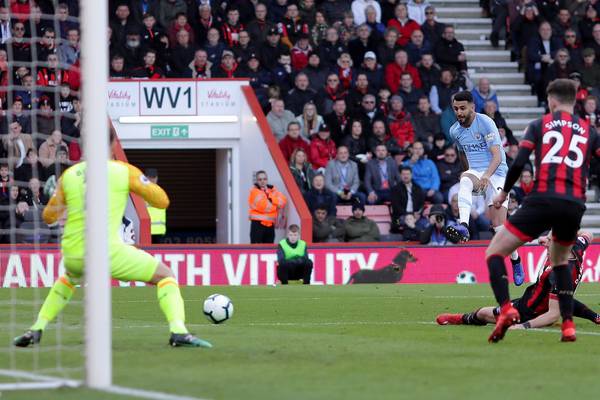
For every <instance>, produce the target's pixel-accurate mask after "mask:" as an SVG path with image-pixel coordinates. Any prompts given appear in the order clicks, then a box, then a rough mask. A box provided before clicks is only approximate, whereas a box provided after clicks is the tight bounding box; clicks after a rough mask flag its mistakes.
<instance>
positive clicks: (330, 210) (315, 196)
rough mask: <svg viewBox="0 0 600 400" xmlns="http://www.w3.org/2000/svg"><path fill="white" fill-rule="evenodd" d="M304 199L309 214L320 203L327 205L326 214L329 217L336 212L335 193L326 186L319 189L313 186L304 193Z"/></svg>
mask: <svg viewBox="0 0 600 400" xmlns="http://www.w3.org/2000/svg"><path fill="white" fill-rule="evenodd" d="M304 201H306V205H307V206H308V209H309V210H310V213H311V214H313V213H314V212H315V210H316V209H317V207H318V206H321V205H323V206H325V207H327V215H328V216H330V217H331V216H335V215H336V214H337V208H336V204H337V195H336V194H335V193H333V192H332V191H331V190H329V189H327V188H323V190H321V191H319V190H317V189H315V188H312V189H310V190H309V191H308V192H306V193H305V194H304Z"/></svg>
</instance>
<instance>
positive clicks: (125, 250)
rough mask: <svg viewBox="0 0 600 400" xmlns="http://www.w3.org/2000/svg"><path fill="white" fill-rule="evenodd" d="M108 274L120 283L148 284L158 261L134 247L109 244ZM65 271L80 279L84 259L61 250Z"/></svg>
mask: <svg viewBox="0 0 600 400" xmlns="http://www.w3.org/2000/svg"><path fill="white" fill-rule="evenodd" d="M109 247H110V273H111V276H112V277H113V278H114V279H118V280H120V281H139V282H149V281H150V280H151V279H152V276H154V273H155V272H156V268H157V267H158V263H159V261H158V260H157V259H156V258H154V257H153V256H151V255H150V254H148V253H146V252H145V251H144V250H140V249H138V248H136V247H134V246H130V245H127V244H120V243H119V244H114V243H111V244H110V245H109ZM63 261H64V265H65V269H66V270H67V272H68V273H69V275H70V276H72V277H74V278H80V277H81V276H82V275H83V271H84V264H85V259H84V257H83V256H81V255H80V254H77V255H73V253H67V252H65V249H63Z"/></svg>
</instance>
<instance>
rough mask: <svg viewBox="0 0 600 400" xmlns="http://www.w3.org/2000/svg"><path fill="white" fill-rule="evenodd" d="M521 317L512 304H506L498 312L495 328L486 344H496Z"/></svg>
mask: <svg viewBox="0 0 600 400" xmlns="http://www.w3.org/2000/svg"><path fill="white" fill-rule="evenodd" d="M520 319H521V316H520V315H519V312H518V311H517V309H516V308H514V307H513V306H512V304H510V303H508V304H506V305H505V306H504V307H502V310H501V311H500V315H499V316H498V318H497V319H496V327H495V328H494V330H493V331H492V334H491V335H490V337H489V338H488V342H490V343H497V342H499V341H501V340H502V339H503V338H504V335H505V334H506V331H507V330H508V328H510V326H511V325H513V324H515V323H517V322H519V320H520Z"/></svg>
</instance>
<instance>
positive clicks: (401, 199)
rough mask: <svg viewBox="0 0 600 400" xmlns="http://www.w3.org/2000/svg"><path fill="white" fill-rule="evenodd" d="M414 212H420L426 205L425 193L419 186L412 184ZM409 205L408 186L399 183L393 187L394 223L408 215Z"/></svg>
mask: <svg viewBox="0 0 600 400" xmlns="http://www.w3.org/2000/svg"><path fill="white" fill-rule="evenodd" d="M411 198H412V201H413V210H415V211H418V210H420V209H422V208H423V205H424V204H425V192H424V191H423V189H421V187H420V186H419V185H417V184H416V183H414V182H413V183H412V194H411ZM407 203H408V190H406V186H405V185H404V184H403V183H402V182H399V183H398V184H397V185H396V186H394V187H392V223H393V222H394V221H397V220H398V219H399V218H400V217H401V216H402V215H404V214H406V204H407Z"/></svg>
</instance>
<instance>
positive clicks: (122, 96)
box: [108, 89, 131, 101]
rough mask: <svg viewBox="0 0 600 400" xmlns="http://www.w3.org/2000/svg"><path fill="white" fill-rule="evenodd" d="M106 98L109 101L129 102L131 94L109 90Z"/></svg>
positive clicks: (124, 91)
mask: <svg viewBox="0 0 600 400" xmlns="http://www.w3.org/2000/svg"><path fill="white" fill-rule="evenodd" d="M108 98H109V99H111V100H127V101H129V100H131V94H129V92H128V91H127V90H114V89H113V90H110V91H109V92H108Z"/></svg>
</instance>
